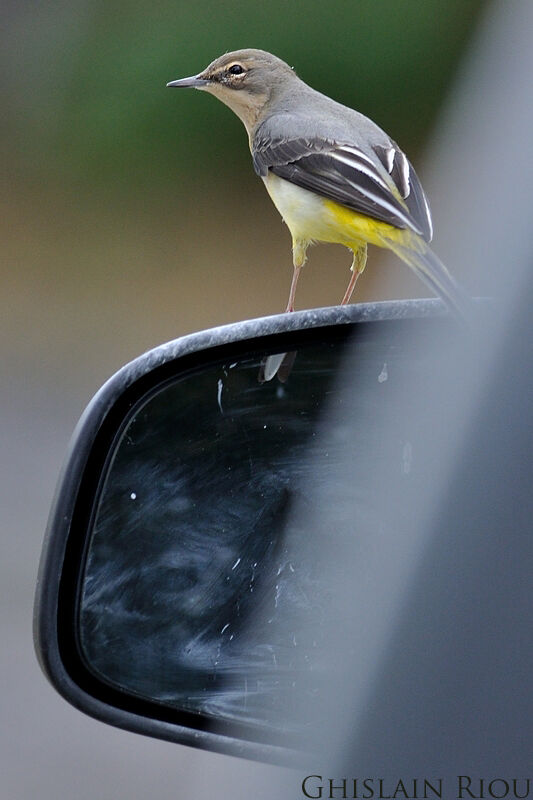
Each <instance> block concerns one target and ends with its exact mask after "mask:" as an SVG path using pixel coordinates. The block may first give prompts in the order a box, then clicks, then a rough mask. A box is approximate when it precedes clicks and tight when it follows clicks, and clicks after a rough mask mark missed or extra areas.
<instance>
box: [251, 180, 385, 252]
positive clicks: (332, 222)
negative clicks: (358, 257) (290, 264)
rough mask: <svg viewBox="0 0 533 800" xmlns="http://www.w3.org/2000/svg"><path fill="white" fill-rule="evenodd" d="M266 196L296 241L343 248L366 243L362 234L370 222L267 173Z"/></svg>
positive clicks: (366, 237)
mask: <svg viewBox="0 0 533 800" xmlns="http://www.w3.org/2000/svg"><path fill="white" fill-rule="evenodd" d="M263 181H264V184H265V186H266V189H267V192H268V193H269V195H270V197H271V199H272V202H273V203H274V205H275V206H276V208H277V209H278V211H279V213H280V214H281V216H282V217H283V220H284V221H285V223H286V224H287V226H288V228H289V230H290V232H291V235H292V238H293V239H294V240H296V241H306V242H311V241H317V242H338V243H339V244H346V245H347V246H352V245H360V244H362V243H363V242H365V241H369V237H368V236H367V235H365V234H366V231H363V230H362V229H364V228H365V227H367V226H368V223H369V222H371V220H370V219H369V218H368V217H364V216H363V215H362V214H358V213H357V212H355V211H351V210H350V209H348V208H345V207H343V206H340V205H338V203H334V202H333V201H331V200H327V199H326V198H324V197H321V196H320V195H318V194H315V193H314V192H311V191H309V190H308V189H303V188H302V187H300V186H296V185H295V184H294V183H291V182H290V181H287V180H285V179H284V178H279V177H278V176H277V175H274V173H272V172H268V173H267V175H266V176H265V177H264V178H263Z"/></svg>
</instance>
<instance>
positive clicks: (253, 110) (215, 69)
mask: <svg viewBox="0 0 533 800" xmlns="http://www.w3.org/2000/svg"><path fill="white" fill-rule="evenodd" d="M293 79H296V75H295V73H294V72H293V70H292V69H291V67H289V65H288V64H286V63H285V62H284V61H282V60H281V59H280V58H277V57H276V56H273V55H272V54H271V53H267V52H265V51H264V50H235V51H234V52H232V53H225V54H224V55H223V56H220V57H219V58H217V59H215V61H212V62H211V64H209V66H207V67H206V68H205V69H204V70H203V71H202V72H199V73H198V75H193V76H191V77H190V78H182V79H180V80H177V81H170V83H167V86H170V87H176V88H193V89H202V90H204V91H207V92H210V93H211V94H214V95H215V97H218V99H219V100H222V102H223V103H225V104H226V105H227V106H229V108H231V110H232V111H234V112H235V114H237V116H238V117H239V118H240V119H241V120H242V121H243V122H244V124H245V126H246V128H247V129H248V131H250V129H251V128H252V127H253V125H254V124H255V122H256V120H257V118H258V115H259V114H260V112H261V110H262V109H263V108H264V106H265V105H266V104H267V103H268V101H269V100H270V98H271V97H272V95H273V94H275V93H277V92H278V91H279V90H280V89H282V88H283V87H284V86H285V85H286V83H287V81H291V80H293Z"/></svg>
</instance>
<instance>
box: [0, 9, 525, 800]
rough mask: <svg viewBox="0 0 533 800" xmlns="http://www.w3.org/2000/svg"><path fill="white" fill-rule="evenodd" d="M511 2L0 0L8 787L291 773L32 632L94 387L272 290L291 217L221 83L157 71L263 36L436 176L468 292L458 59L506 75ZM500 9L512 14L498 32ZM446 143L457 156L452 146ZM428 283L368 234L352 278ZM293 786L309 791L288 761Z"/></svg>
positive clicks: (321, 296) (304, 295)
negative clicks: (117, 695)
mask: <svg viewBox="0 0 533 800" xmlns="http://www.w3.org/2000/svg"><path fill="white" fill-rule="evenodd" d="M505 5H506V4H505V3H501V4H492V3H488V2H482V1H481V0H448V2H447V3H445V4H444V3H442V2H439V0H379V2H375V0H357V2H350V3H347V2H342V1H341V0H333V2H329V3H327V4H324V3H319V2H317V1H316V0H309V1H308V2H307V3H305V4H292V5H291V4H289V5H287V4H286V3H282V2H281V1H278V0H273V1H272V2H270V3H268V4H265V5H259V4H254V5H251V4H249V3H244V2H242V0H238V2H234V3H233V4H231V5H228V4H203V5H199V4H184V3H181V2H179V3H169V2H166V0H163V2H161V3H159V4H157V6H151V7H148V6H146V5H145V4H142V3H123V2H115V3H103V2H101V1H98V2H94V1H93V2H91V3H89V2H81V1H80V0H73V1H71V2H69V3H66V2H57V3H54V4H49V5H46V4H33V3H28V2H18V3H13V2H8V3H6V4H4V7H3V15H2V16H3V25H2V34H1V36H2V48H1V54H0V59H1V61H2V74H3V77H4V80H3V99H2V107H3V114H2V126H1V129H0V148H1V152H2V155H3V161H4V170H3V175H4V178H3V181H2V184H1V186H0V192H1V194H2V207H3V213H2V215H1V223H0V224H1V225H2V228H3V230H2V236H1V242H2V245H1V247H2V259H1V270H2V284H3V290H2V293H1V300H0V302H1V304H2V307H1V311H0V320H1V323H0V324H1V326H2V342H3V354H2V381H1V388H2V391H1V400H0V403H1V405H0V425H1V430H2V466H1V470H2V471H1V478H2V480H1V483H0V485H1V488H2V500H1V514H2V526H1V542H2V558H1V562H0V569H1V592H2V600H1V618H2V647H1V674H2V684H1V685H2V693H1V704H2V723H3V724H2V733H1V737H2V738H1V743H0V753H1V755H0V759H1V761H2V765H1V773H0V774H1V783H2V791H3V796H5V797H7V798H13V799H14V800H20V799H22V798H36V797H39V798H42V800H48V798H57V797H67V798H80V799H84V798H93V797H95V796H98V797H101V798H106V799H107V798H110V799H111V798H113V800H121V798H130V799H132V798H141V797H146V796H148V795H149V796H150V797H151V798H152V800H158V799H159V798H168V797H180V798H181V797H195V798H204V797H206V798H207V797H212V796H214V795H215V796H219V797H224V798H226V797H228V798H230V797H231V798H233V797H241V796H243V797H245V796H255V797H258V798H262V797H265V798H266V797H272V796H278V795H277V792H276V790H275V786H276V785H278V783H279V781H280V780H282V777H281V773H280V771H279V770H277V769H275V768H273V767H267V766H261V765H257V764H249V763H246V762H241V761H239V760H237V759H232V758H229V757H223V756H218V755H215V754H205V753H201V752H197V751H193V750H191V749H188V748H183V747H178V746H175V745H171V744H167V743H163V742H157V741H155V740H149V739H145V738H143V737H140V736H136V735H134V734H129V733H125V732H122V731H119V730H115V729H112V728H108V727H106V726H104V725H102V724H101V723H98V722H96V721H94V720H91V719H89V718H87V717H85V716H83V715H82V714H80V713H79V712H78V711H76V710H74V709H72V708H70V707H69V706H68V705H67V704H66V703H65V702H64V701H63V700H62V699H61V698H59V696H57V695H56V694H55V693H54V691H53V690H52V689H51V688H50V687H49V686H48V684H47V682H46V680H45V678H44V677H43V676H42V674H41V673H40V670H39V667H38V665H37V662H36V659H35V656H34V653H33V647H32V639H31V612H32V602H33V590H34V581H35V575H36V570H37V563H38V558H39V552H40V546H41V542H42V537H43V532H44V528H45V524H46V517H47V513H48V508H49V506H50V502H51V498H52V494H53V490H54V486H55V482H56V479H57V475H58V472H59V468H60V464H61V461H62V458H63V455H64V452H65V450H66V447H67V443H68V440H69V437H70V434H71V432H72V429H73V427H74V425H75V423H76V420H77V418H78V417H79V415H80V413H81V411H82V410H83V408H84V406H85V405H86V403H87V402H88V400H89V399H90V397H91V396H92V394H94V392H95V391H96V390H97V389H98V387H99V386H100V384H101V383H102V382H103V381H104V380H105V379H106V378H107V377H108V376H109V375H110V374H111V373H112V372H114V371H115V370H116V369H118V368H119V367H120V366H122V364H123V363H125V362H126V361H128V360H130V359H131V358H133V357H135V356H136V355H138V354H139V353H141V352H143V351H144V350H146V349H148V348H149V347H152V346H155V345H157V344H159V343H161V342H163V341H166V340H168V339H172V338H175V337H176V336H179V335H181V334H183V333H187V332H190V331H193V330H198V329H201V328H205V327H210V326H213V325H218V324H221V323H224V322H231V321H235V320H238V319H243V318H249V317H255V316H261V315H264V314H271V313H277V312H278V311H280V310H282V309H283V308H284V307H285V302H286V296H287V292H288V288H289V284H290V278H291V271H292V267H291V256H290V241H289V235H288V232H287V230H286V229H285V228H284V226H283V224H282V223H281V220H280V218H279V216H278V215H277V212H276V211H275V209H274V208H273V206H272V204H271V203H270V200H269V199H268V197H267V195H266V193H265V191H264V189H263V187H262V186H261V183H260V181H259V180H258V179H257V178H256V177H255V176H254V174H253V170H252V167H251V163H250V158H249V153H248V150H247V142H246V136H245V133H244V129H242V126H241V124H240V122H239V121H238V120H237V119H236V118H234V117H233V115H232V114H231V112H229V110H228V109H225V108H224V107H223V106H221V105H220V104H219V103H217V102H216V101H215V100H214V98H211V97H207V96H205V95H201V94H200V93H193V92H190V93H183V94H182V93H179V95H178V93H173V92H168V91H166V90H165V88H164V86H165V83H166V82H167V81H168V80H171V79H173V78H177V77H181V76H184V75H189V74H191V73H194V72H197V71H198V70H199V69H200V68H202V67H203V66H205V64H206V63H207V62H209V61H210V60H212V58H214V57H216V56H217V55H219V54H220V53H222V52H224V51H226V50H231V49H236V48H239V47H249V46H252V47H261V48H264V49H267V50H271V51H273V52H275V53H276V54H277V55H279V56H281V57H282V58H284V59H285V60H287V61H288V62H289V63H291V65H294V67H295V68H296V70H297V71H298V73H299V74H300V75H301V77H302V78H304V80H306V81H308V82H309V83H310V84H311V85H313V86H314V87H316V88H317V89H320V90H321V91H324V92H325V93H327V94H330V95H332V96H334V97H335V98H336V99H338V100H340V101H342V102H344V103H346V104H347V105H351V106H353V107H356V108H358V109H359V110H361V111H363V112H364V113H366V114H368V115H369V116H371V117H372V118H373V119H375V120H376V122H378V123H379V124H380V125H381V126H382V127H384V128H385V129H386V130H387V131H388V132H389V133H390V134H391V135H392V136H393V138H395V139H396V140H397V141H398V142H399V143H400V145H401V146H402V147H403V148H404V149H405V150H406V151H407V153H408V154H409V156H410V158H411V160H412V161H413V162H414V163H415V165H416V166H417V168H418V171H419V173H420V174H421V177H422V179H423V182H425V183H426V184H427V187H428V190H429V194H430V201H431V202H432V206H433V209H434V216H435V225H436V229H437V236H436V250H437V252H439V254H440V255H441V256H442V257H443V258H444V259H445V260H447V261H448V263H449V266H450V268H451V269H452V271H453V272H454V273H455V274H456V276H457V277H458V278H459V279H460V280H462V281H463V282H464V283H465V285H466V286H467V288H469V289H470V290H471V291H474V292H475V293H483V292H486V291H487V290H490V286H489V287H487V286H486V285H484V284H483V280H482V272H481V270H480V260H479V259H478V261H476V260H473V259H470V258H467V257H466V255H465V248H464V247H463V245H464V243H465V241H466V240H465V234H464V230H465V229H466V230H467V229H468V225H466V224H465V225H464V226H463V227H462V229H461V231H460V232H457V235H456V233H455V231H456V227H457V223H458V220H460V222H463V221H465V222H466V217H465V216H464V215H465V214H467V213H469V212H470V211H471V213H472V218H473V220H474V222H475V220H476V219H477V217H476V209H475V207H474V205H471V206H469V205H468V203H467V204H466V205H465V206H464V207H463V209H462V210H461V212H460V213H459V211H458V209H457V207H456V204H457V202H458V200H460V198H461V196H463V195H466V196H468V198H469V199H470V198H472V199H474V198H475V196H476V194H475V192H474V191H470V188H471V187H472V185H473V184H474V183H475V181H476V180H477V178H478V176H479V175H481V174H482V173H483V174H484V167H487V168H488V167H490V166H492V165H491V163H490V153H489V152H484V151H482V150H480V151H479V154H478V155H479V158H480V159H481V161H477V162H476V161H475V159H474V160H473V159H471V158H470V157H469V151H468V150H467V151H462V150H461V146H460V141H459V142H458V141H457V139H458V137H459V138H460V137H461V135H462V134H463V133H464V130H465V129H468V126H469V124H470V123H472V124H473V125H474V127H475V125H476V124H480V125H481V124H482V122H483V120H482V117H481V116H480V114H479V109H478V108H477V107H476V106H475V98H476V97H477V94H478V89H479V88H480V87H479V85H478V84H477V83H476V81H475V80H474V81H472V80H470V82H469V81H468V80H467V77H468V75H471V74H472V73H473V74H475V75H483V74H487V75H489V81H494V87H492V86H491V85H490V84H489V85H488V86H484V87H483V92H482V94H483V96H484V97H490V95H491V90H492V88H494V92H495V94H496V95H497V96H498V97H499V98H500V99H501V98H502V97H506V96H508V97H509V98H516V93H517V92H518V91H519V85H517V86H515V85H514V84H513V83H512V82H509V84H508V86H506V85H502V84H501V83H499V79H500V75H501V74H502V73H501V71H499V70H496V69H494V70H493V71H492V72H491V70H490V66H491V63H492V62H491V59H494V61H495V63H496V64H500V62H501V60H502V59H503V62H505V60H506V58H507V56H511V58H510V60H511V62H512V53H513V47H514V44H515V40H517V39H518V38H519V37H520V33H521V31H522V30H524V31H527V30H529V29H530V28H528V27H527V26H526V25H523V26H522V25H521V24H520V15H519V14H517V9H518V8H522V9H524V8H526V7H527V0H525V2H522V3H521V2H518V0H517V3H516V4H514V3H513V4H510V5H509V6H508V7H507V9H506V8H505ZM513 9H514V10H513ZM525 13H526V14H527V12H525ZM530 16H531V15H530ZM507 17H508V18H509V19H510V20H511V19H512V20H514V23H516V21H517V20H518V23H517V24H516V25H515V27H512V26H511V33H512V35H511V38H510V39H509V40H505V39H504V40H503V42H502V41H500V39H499V38H498V36H499V34H500V32H501V30H502V23H504V22H505V20H506V19H507ZM514 23H513V24H514ZM509 24H510V25H511V23H509ZM503 29H505V25H503ZM491 37H492V38H491ZM483 43H485V44H483ZM489 43H490V46H489ZM503 62H502V63H503ZM513 68H515V67H514V65H513V64H511V65H510V69H511V70H512V69H513ZM518 68H519V66H516V69H518ZM465 76H466V77H465ZM457 87H459V88H457ZM461 87H466V88H463V89H462V90H461ZM517 102H519V101H517ZM472 106H474V108H475V109H476V119H475V120H473V121H470V120H469V119H468V117H469V113H470V110H471V108H472ZM494 118H495V119H497V118H498V114H497V113H496V114H495V115H494ZM430 143H433V144H432V145H430ZM470 144H471V143H470ZM453 152H456V154H457V155H458V158H459V160H460V169H459V168H455V169H454V165H453V163H452V164H450V161H449V157H450V153H453ZM471 152H476V151H475V148H474V147H473V148H472V151H471ZM486 172H488V169H487V170H486ZM425 176H426V178H427V180H426V181H424V178H425ZM457 176H460V177H461V178H462V176H464V181H465V182H464V186H461V187H458V185H457ZM452 178H455V183H452V185H450V182H451V181H452ZM454 226H455V227H454ZM467 238H468V237H467ZM484 246H485V247H488V245H484ZM466 252H468V251H466ZM471 252H472V251H471V250H470V254H471ZM349 263H350V258H349V254H348V253H347V252H346V251H345V250H344V249H343V248H340V247H329V246H328V247H326V246H320V247H319V248H316V249H314V250H313V251H312V252H311V253H310V260H309V263H308V265H307V266H306V268H305V271H304V273H303V275H302V279H301V282H300V286H299V293H298V297H297V306H298V307H299V308H304V307H312V306H318V305H330V304H334V303H336V302H338V301H339V299H340V297H341V296H342V293H343V291H344V288H345V284H346V282H347V280H348V267H349ZM425 294H426V292H425V289H424V287H422V286H420V285H418V284H417V282H416V281H415V280H414V279H413V278H411V276H410V275H409V274H408V272H407V269H406V268H405V267H404V266H403V265H401V264H400V263H399V262H397V261H395V260H390V259H388V258H387V259H384V258H381V257H380V254H379V253H378V252H376V251H374V252H372V253H371V255H370V261H369V267H368V269H367V271H366V272H365V274H364V276H363V278H362V279H361V281H360V286H359V285H358V293H357V296H356V297H355V298H354V299H355V300H361V299H376V298H385V297H402V296H403V297H405V296H416V295H425ZM290 785H294V787H295V790H294V793H293V796H300V792H299V783H298V781H297V780H293V779H292V778H291V779H290ZM280 796H281V795H280ZM283 796H286V795H283Z"/></svg>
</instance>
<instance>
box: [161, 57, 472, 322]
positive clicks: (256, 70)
mask: <svg viewBox="0 0 533 800" xmlns="http://www.w3.org/2000/svg"><path fill="white" fill-rule="evenodd" d="M167 86H175V87H192V88H194V89H201V90H203V91H206V92H210V93H211V94H214V95H215V97H218V98H219V100H222V102H223V103H225V104H226V105H227V106H229V107H230V108H231V110H232V111H234V112H235V114H237V116H238V117H239V119H241V120H242V122H243V123H244V126H245V127H246V131H247V133H248V140H249V144H250V150H251V153H252V158H253V164H254V169H255V171H256V172H257V174H258V175H259V176H260V177H261V178H262V179H263V182H264V184H265V186H266V188H267V191H268V193H269V195H270V197H271V198H272V200H273V202H274V205H275V206H276V208H277V209H278V211H279V212H280V214H281V216H282V217H283V219H284V221H285V222H286V224H287V226H288V228H289V230H290V232H291V236H292V252H293V264H294V273H293V278H292V284H291V289H290V293H289V302H288V304H287V311H293V310H294V296H295V293H296V284H297V282H298V276H299V274H300V270H301V268H302V266H303V265H304V263H305V261H306V252H307V248H308V246H309V245H310V244H312V243H314V242H334V243H339V244H343V245H345V246H346V247H348V248H349V249H350V250H351V251H352V252H353V262H352V266H351V270H352V275H351V278H350V282H349V284H348V287H347V289H346V292H345V294H344V297H343V299H342V304H345V303H348V302H349V300H350V298H351V296H352V292H353V290H354V287H355V284H356V281H357V278H358V277H359V275H360V274H361V273H362V271H363V270H364V268H365V265H366V258H367V244H368V243H370V244H374V245H378V246H379V247H385V248H388V249H389V250H392V251H393V252H394V253H396V255H398V256H399V257H400V258H401V259H403V261H405V262H406V263H407V264H408V265H409V266H410V267H411V268H412V269H413V270H414V271H415V273H416V274H417V275H418V276H419V277H420V278H421V279H422V280H424V281H425V282H426V283H427V284H428V285H429V286H430V287H431V289H432V290H433V291H434V292H436V293H437V294H438V295H440V296H441V297H442V298H443V299H444V300H445V301H446V302H447V304H448V305H449V306H450V307H451V308H452V310H454V311H456V312H459V314H460V315H461V316H462V315H464V314H465V311H466V309H467V308H468V305H469V302H468V301H469V299H470V298H468V297H467V295H466V293H464V291H463V290H462V289H461V287H460V286H459V285H458V284H457V283H456V281H455V280H454V279H453V277H452V276H451V275H450V273H449V272H448V270H447V269H446V267H445V266H444V264H442V262H441V261H440V260H439V259H438V258H437V256H436V255H435V254H434V253H433V251H432V250H431V249H430V247H429V245H428V242H430V241H431V237H432V232H433V229H432V223H431V214H430V210H429V206H428V203H427V200H426V196H425V194H424V191H423V189H422V186H421V184H420V181H419V179H418V177H417V175H416V173H415V171H414V169H413V167H412V166H411V164H410V163H409V161H408V159H407V157H406V156H405V155H404V153H403V152H402V151H401V150H400V148H399V147H398V145H397V144H395V142H393V140H392V139H391V138H390V137H389V136H387V134H386V133H385V132H384V131H382V130H381V128H379V127H378V126H377V125H376V124H375V123H374V122H372V121H371V120H370V119H368V118H367V117H365V116H364V115H363V114H360V113H359V112H358V111H354V110H353V109H351V108H348V107H347V106H343V105H341V104H340V103H337V102H335V100H331V99H330V98H329V97H326V96H325V95H323V94H320V92H317V91H315V90H314V89H312V88H311V87H310V86H308V85H307V84H306V83H304V82H303V81H302V80H300V78H299V77H298V76H297V75H296V73H295V72H294V71H293V70H292V68H291V67H289V66H288V64H285V62H284V61H281V59H279V58H277V57H276V56H273V55H271V54H270V53H266V52H265V51H263V50H236V51H235V52H233V53H226V54H225V55H223V56H221V57H220V58H217V59H216V60H215V61H213V62H212V63H211V64H209V66H208V67H206V69H204V70H203V72H200V73H199V74H198V75H194V76H192V77H190V78H182V79H181V80H176V81H171V82H170V83H167Z"/></svg>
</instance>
